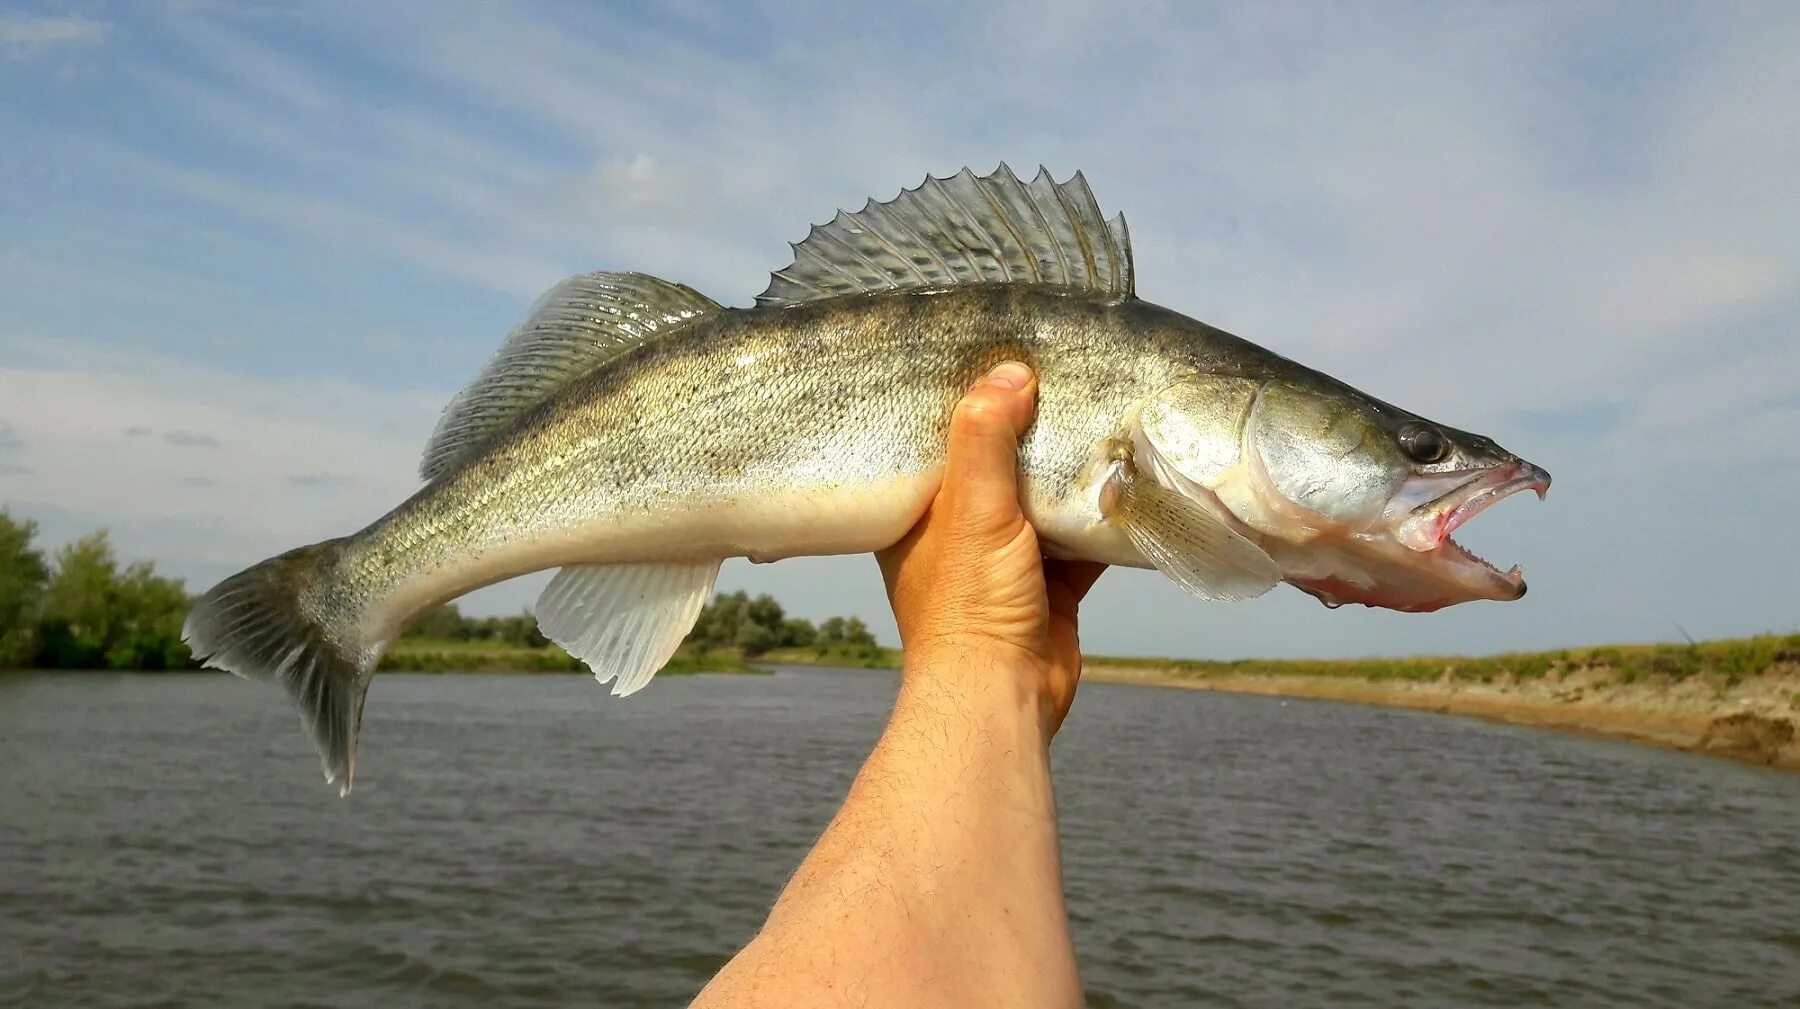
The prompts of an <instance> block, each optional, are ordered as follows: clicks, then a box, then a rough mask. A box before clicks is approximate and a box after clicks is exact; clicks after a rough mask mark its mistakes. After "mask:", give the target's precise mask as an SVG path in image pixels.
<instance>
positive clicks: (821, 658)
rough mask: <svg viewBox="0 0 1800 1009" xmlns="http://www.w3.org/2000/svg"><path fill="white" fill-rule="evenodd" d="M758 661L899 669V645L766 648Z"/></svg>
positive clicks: (791, 664)
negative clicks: (885, 646)
mask: <svg viewBox="0 0 1800 1009" xmlns="http://www.w3.org/2000/svg"><path fill="white" fill-rule="evenodd" d="M756 661H758V662H766V663H768V664H770V665H775V666H782V665H790V666H835V667H837V668H839V669H899V668H900V649H898V648H883V647H881V646H880V645H811V646H808V647H806V648H776V649H773V650H771V651H768V652H765V653H764V654H763V655H761V656H759V657H758V658H757V660H756Z"/></svg>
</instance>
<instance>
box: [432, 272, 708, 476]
mask: <svg viewBox="0 0 1800 1009" xmlns="http://www.w3.org/2000/svg"><path fill="white" fill-rule="evenodd" d="M717 311H719V305H718V303H717V302H715V301H713V300H712V299H711V298H708V297H707V296H706V295H704V294H701V293H700V292H698V291H695V290H694V289H692V288H690V287H685V286H683V285H681V284H672V283H670V282H669V281H666V280H658V279H657V278H655V277H652V276H649V275H647V274H642V273H584V274H581V275H579V276H574V277H570V278H569V279H567V280H565V281H563V282H562V283H560V284H558V285H556V286H555V287H553V288H551V289H550V290H549V292H548V293H546V294H545V295H544V296H543V297H542V298H539V299H538V302H537V304H536V305H533V306H532V308H531V314H530V315H528V316H526V318H525V321H524V322H521V323H519V326H518V328H517V329H515V330H513V331H512V335H510V336H508V337H507V338H506V342H505V343H503V344H501V345H500V349H499V350H498V351H496V352H495V353H494V357H493V359H492V360H490V361H488V363H487V365H486V366H485V367H483V368H482V369H481V372H480V373H479V374H477V375H476V376H475V380H474V381H473V382H470V383H469V385H468V387H467V388H465V389H463V391H461V392H459V393H457V394H456V396H455V397H454V398H452V399H451V400H450V403H449V405H448V406H445V407H444V415H443V416H442V417H440V418H438V424H437V429H436V430H435V431H433V432H432V433H431V440H430V441H428V442H426V443H425V457H424V458H423V459H421V460H420V461H419V475H420V476H422V477H424V478H425V479H427V480H431V479H435V478H436V477H437V476H438V474H440V473H442V472H444V470H445V469H447V468H449V466H450V464H451V463H452V462H454V461H455V460H456V459H458V458H459V457H461V456H462V454H463V453H464V452H465V451H467V450H468V449H469V448H470V447H471V446H473V445H476V444H478V443H480V442H481V441H483V440H484V439H486V438H487V436H488V435H489V434H492V433H493V432H494V430H495V429H497V428H499V427H500V426H501V425H503V424H505V423H506V422H507V421H510V420H512V419H513V418H515V417H517V416H518V415H519V414H521V413H524V412H525V411H526V410H528V409H530V408H531V407H532V406H534V405H536V404H538V403H540V402H542V401H543V400H544V398H545V397H546V396H548V395H550V393H551V392H553V391H555V390H556V389H558V388H560V387H561V386H563V385H564V384H565V383H567V382H568V381H569V380H570V379H573V378H575V377H576V376H577V375H581V374H583V373H585V372H587V371H589V370H591V369H592V368H593V367H594V366H595V365H598V364H600V363H601V362H602V361H605V360H607V359H609V358H612V357H614V356H617V355H618V354H620V353H623V352H624V351H626V350H629V349H630V348H632V347H635V346H637V345H638V344H640V343H642V342H644V341H645V340H647V339H649V338H650V337H652V336H655V335H657V334H659V333H666V332H668V331H669V330H671V329H674V328H676V327H678V326H682V325H685V324H686V323H687V322H688V321H690V320H692V319H694V318H697V317H699V316H702V315H706V314H708V313H711V312H717Z"/></svg>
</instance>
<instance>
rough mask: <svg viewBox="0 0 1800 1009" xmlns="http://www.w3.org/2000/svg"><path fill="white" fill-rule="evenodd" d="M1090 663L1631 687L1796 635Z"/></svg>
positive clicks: (1798, 646) (1752, 669) (1754, 671)
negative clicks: (1510, 649) (1409, 653)
mask: <svg viewBox="0 0 1800 1009" xmlns="http://www.w3.org/2000/svg"><path fill="white" fill-rule="evenodd" d="M1088 661H1089V662H1091V663H1094V664H1102V663H1104V664H1106V665H1110V666H1118V667H1122V668H1156V669H1170V670H1174V672H1175V674H1176V675H1177V676H1180V677H1193V678H1201V677H1218V676H1345V677H1353V678H1356V679H1365V680H1436V679H1440V678H1446V677H1447V678H1449V679H1453V680H1472V681H1479V682H1483V683H1491V682H1493V681H1494V680H1496V679H1501V678H1507V679H1513V680H1526V679H1541V678H1543V677H1545V676H1548V675H1550V674H1552V673H1556V674H1561V673H1568V672H1577V671H1579V672H1596V673H1601V674H1611V676H1612V677H1613V678H1615V679H1617V680H1619V681H1622V682H1626V683H1630V682H1635V681H1638V680H1644V679H1651V678H1656V679H1660V680H1663V681H1669V680H1685V679H1688V678H1690V677H1706V678H1709V679H1717V680H1719V681H1721V682H1724V683H1727V684H1731V683H1736V682H1738V681H1739V680H1742V679H1743V678H1745V677H1749V676H1757V675H1760V674H1762V673H1763V672H1764V671H1765V670H1767V669H1769V668H1770V667H1771V666H1774V665H1776V664H1778V663H1779V664H1788V665H1800V634H1786V635H1782V634H1764V635H1760V636H1758V637H1754V638H1732V639H1726V640H1721V641H1702V642H1699V643H1698V644H1691V645H1690V644H1680V645H1667V644H1658V645H1600V646H1595V647H1591V648H1565V649H1560V650H1557V651H1549V652H1515V653H1511V654H1506V655H1489V656H1482V657H1477V658H1469V657H1460V656H1454V657H1431V656H1421V657H1415V658H1404V659H1243V660H1238V661H1233V662H1219V661H1212V660H1207V659H1155V658H1113V657H1107V656H1090V657H1089V659H1088Z"/></svg>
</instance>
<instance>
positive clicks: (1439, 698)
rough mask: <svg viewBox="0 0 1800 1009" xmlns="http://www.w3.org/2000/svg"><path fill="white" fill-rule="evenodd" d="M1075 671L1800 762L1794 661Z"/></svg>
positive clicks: (1799, 690)
mask: <svg viewBox="0 0 1800 1009" xmlns="http://www.w3.org/2000/svg"><path fill="white" fill-rule="evenodd" d="M1083 676H1084V677H1086V678H1089V679H1094V680H1099V681H1103V682H1109V683H1137V684H1145V685H1150V686H1163V687H1184V688H1189V689H1195V690H1225V691H1231V692H1235V693H1245V694H1269V695H1277V696H1282V697H1308V698H1320V699H1325V700H1334V701H1350V702H1354V703H1358V704H1386V705H1392V706H1396V707H1404V708H1420V709H1424V710H1428V711H1439V712H1444V713H1446V714H1453V715H1472V716H1475V717H1478V718H1491V719H1495V720H1497V721H1502V722H1511V723H1514V724H1518V725H1535V726H1543V727H1546V728H1555V729H1567V730H1572V731H1577V732H1588V733H1595V734H1598V735H1604V736H1611V737H1616V738H1620V739H1628V740H1632V741H1634V742H1640V743H1648V744H1651V745H1655V746H1666V747H1671V748H1674V749H1680V750H1688V751H1692V752H1695V753H1705V754H1711V755H1714V756H1721V757H1730V758H1733V759H1737V760H1744V761H1748V762H1751V763H1756V764H1767V765H1770V766H1774V767H1783V768H1789V769H1796V770H1800V667H1796V666H1795V665H1793V664H1789V663H1781V664H1776V665H1773V666H1770V667H1769V668H1767V669H1765V670H1764V671H1762V672H1761V673H1759V674H1757V675H1754V676H1747V677H1735V678H1734V677H1714V676H1691V677H1686V678H1682V679H1675V678H1665V677H1649V678H1642V679H1634V680H1632V681H1630V682H1624V681H1622V680H1620V679H1619V678H1618V677H1616V676H1615V675H1614V674H1613V673H1612V672H1611V671H1609V670H1604V669H1582V668H1575V669H1568V670H1553V671H1551V672H1549V673H1547V674H1545V675H1543V676H1539V677H1529V678H1527V677H1508V676H1501V677H1496V678H1494V679H1493V680H1492V681H1491V682H1481V681H1478V680H1464V679H1455V678H1451V677H1450V676H1444V677H1440V678H1438V679H1405V680H1402V679H1376V678H1363V677H1356V676H1347V675H1323V676H1318V675H1291V674H1282V673H1263V672H1257V673H1249V674H1232V673H1203V674H1198V675H1196V674H1195V673H1194V672H1193V671H1191V670H1187V669H1183V668H1181V667H1180V666H1177V665H1170V666H1165V667H1157V666H1142V665H1136V664H1129V665H1115V664H1110V663H1108V662H1107V661H1106V660H1104V659H1094V660H1089V661H1088V663H1087V665H1086V669H1085V671H1084V672H1083Z"/></svg>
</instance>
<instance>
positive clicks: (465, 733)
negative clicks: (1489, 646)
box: [0, 670, 1800, 1009]
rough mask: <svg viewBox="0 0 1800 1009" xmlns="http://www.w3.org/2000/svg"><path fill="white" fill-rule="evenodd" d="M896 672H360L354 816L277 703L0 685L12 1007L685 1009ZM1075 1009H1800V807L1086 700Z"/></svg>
mask: <svg viewBox="0 0 1800 1009" xmlns="http://www.w3.org/2000/svg"><path fill="white" fill-rule="evenodd" d="M892 682H893V681H892V679H891V677H890V676H889V675H887V674H882V673H859V672H835V671H827V670H784V671H782V672H780V673H779V674H778V675H776V676H773V677H730V676H706V677H678V678H669V679H667V680H663V681H658V682H657V683H656V684H655V685H654V687H653V688H652V689H650V690H647V691H645V692H644V693H642V694H640V695H637V696H635V697H633V698H631V699H630V700H629V701H625V702H609V700H608V699H606V698H605V697H604V691H603V690H601V689H600V688H597V687H596V686H595V685H594V684H593V682H592V681H591V680H589V679H587V678H586V677H581V676H520V677H477V676H467V677H462V676H405V675H396V674H384V675H383V676H381V677H379V678H378V679H377V681H376V683H375V686H374V689H373V691H372V693H371V696H370V700H369V707H368V711H367V724H366V727H365V732H364V739H363V745H362V749H361V755H360V758H359V761H358V768H359V775H358V784H357V792H356V794H355V796H353V797H352V798H351V799H350V800H348V801H344V800H339V799H338V798H337V797H336V796H335V795H334V794H333V793H332V792H331V791H330V790H329V789H327V788H326V787H325V785H324V784H323V781H322V779H321V778H320V776H319V774H318V771H317V761H316V759H315V758H314V757H313V756H312V754H311V751H310V749H309V747H308V744H307V743H306V742H305V740H304V739H303V737H302V735H301V732H300V730H299V728H298V726H297V724H296V720H295V719H294V717H293V715H292V714H291V713H290V712H289V711H288V710H287V709H286V708H285V706H284V705H285V702H283V701H282V700H281V699H280V698H279V696H278V695H277V693H276V692H274V691H271V690H268V689H267V688H262V687H258V686H255V685H251V684H245V683H241V682H238V681H236V680H233V679H232V678H230V677H225V676H212V675H193V676H166V677H153V676H121V675H108V674H98V673H95V674H64V675H35V674H31V675H23V674H22V675H9V676H4V677H0V769H4V778H0V1003H5V1004H13V1003H16V1004H22V1005H32V1006H197V1005H258V1006H346V1007H349V1006H356V1007H361V1006H381V1007H408V1006H421V1007H424V1006H433V1007H437V1006H482V1007H505V1006H550V1005H601V1006H675V1005H682V1004H684V1003H685V1001H686V1000H687V999H688V998H691V997H692V995H693V993H694V992H695V991H697V990H698V988H699V987H700V985H701V984H703V983H704V982H705V980H706V978H707V977H709V976H710V975H711V973H712V972H713V971H715V970H716V969H717V968H718V966H719V965H720V964H721V963H723V962H724V959H725V958H726V957H727V956H729V955H730V953H731V952H732V951H733V950H734V949H736V948H737V947H738V946H739V945H741V944H742V943H743V942H744V941H745V940H746V939H747V938H748V937H749V936H750V935H751V934H752V933H753V931H754V930H755V928H756V927H757V925H758V924H759V923H760V922H761V920H762V917H763V915H764V913H765V912H766V910H767V907H768V904H769V901H770V900H771V899H772V898H773V896H774V895H775V893H776V892H777V891H778V890H779V888H780V887H781V884H782V883H783V882H784V881H785V879H786V877H787V875H788V873H790V872H791V871H792V869H793V867H794V865H795V864H796V863H797V861H798V860H799V858H800V857H801V855H802V854H803V853H804V851H805V849H806V847H807V846H808V845H809V844H810V843H811V841H812V840H813V838H814V837H815V836H816V835H817V833H818V831H819V830H820V829H821V828H822V827H823V826H824V824H825V822H826V820H827V819H828V818H829V816H830V815H831V812H832V811H833V809H834V808H835V807H836V804H837V803H838V802H839V801H840V799H841V798H842V795H843V792H844V790H845V788H846V786H847V785H848V784H849V781H850V778H851V776H852V774H853V773H854V771H855V767H856V764H857V762H858V761H859V760H860V758H861V757H862V755H863V754H864V753H866V751H867V749H868V747H869V745H870V744H871V743H872V742H873V740H874V738H875V735H876V733H877V732H878V731H879V729H880V724H881V720H882V717H883V716H884V715H885V713H886V707H887V704H888V702H889V700H890V699H891V696H892V690H893V685H892ZM1056 763H1057V786H1058V797H1059V801H1060V803H1061V807H1062V820H1063V836H1064V852H1065V854H1064V857H1065V863H1066V865H1065V868H1066V872H1067V876H1068V888H1069V905H1070V909H1071V913H1072V915H1073V916H1074V919H1075V930H1076V941H1077V946H1078V950H1079V955H1080V958H1081V967H1082V973H1083V977H1084V979H1085V980H1086V982H1087V984H1088V987H1089V993H1090V1001H1091V1004H1092V1005H1094V1006H1189V1005H1224V1006H1233V1005H1241V1006H1272V1007H1273V1006H1282V1007H1287V1006H1380V1007H1384V1009H1405V1007H1437V1006H1463V1005H1468V1006H1559V1007H1562V1006H1738V1005H1742V1006H1770V1005H1796V1006H1800V775H1794V774H1784V773H1779V772H1772V771H1765V770H1761V769H1758V768H1753V767H1747V766H1742V765H1738V764H1734V763H1729V762H1725V761H1717V760H1710V759H1706V758H1699V757H1693V756H1689V755H1685V754H1679V753H1670V752H1664V751H1658V750H1650V749H1642V748H1638V747H1634V746H1630V745H1627V744H1621V743H1611V742H1606V741H1601V740H1593V739H1588V738H1584V737H1579V736H1569V735H1561V734H1556V733H1550V732H1543V731H1538V730H1529V729H1517V728H1511V727H1505V726H1495V725H1489V724H1486V723H1482V722H1476V721H1469V720H1462V719H1454V718H1446V717H1442V716H1436V715H1431V714H1426V713H1421V712H1408V711H1397V710H1384V709H1379V708H1367V707H1359V706H1353V705H1343V704H1334V703H1329V702H1308V701H1290V700H1281V699H1277V698H1263V697H1244V696H1231V695H1225V694H1213V693H1205V692H1200V691H1182V690H1160V689H1151V688H1143V687H1130V686H1113V685H1107V684H1090V685H1088V686H1086V687H1084V688H1083V690H1082V696H1081V700H1080V703H1079V704H1078V706H1077V708H1076V711H1075V713H1074V717H1073V718H1072V719H1071V721H1070V723H1069V725H1068V727H1067V728H1066V729H1065V730H1064V732H1063V735H1062V737H1061V738H1060V739H1059V740H1058V743H1057V754H1056Z"/></svg>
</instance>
